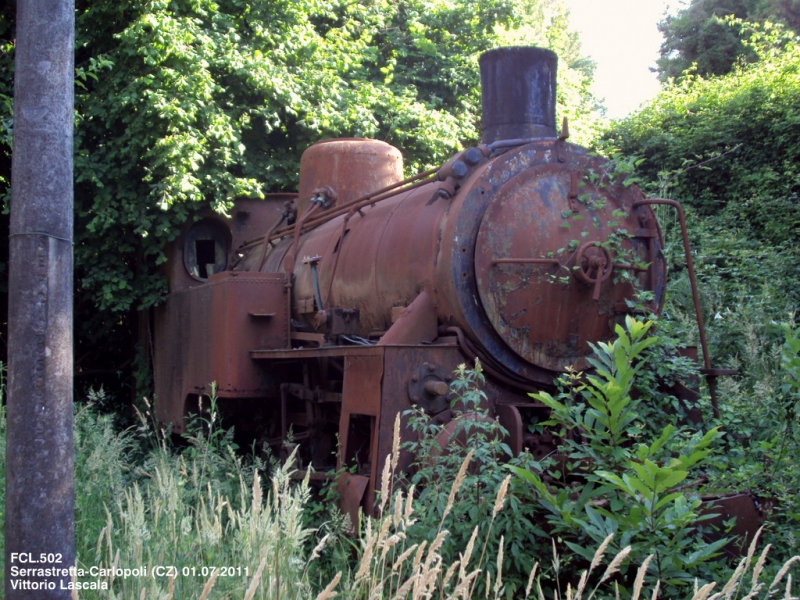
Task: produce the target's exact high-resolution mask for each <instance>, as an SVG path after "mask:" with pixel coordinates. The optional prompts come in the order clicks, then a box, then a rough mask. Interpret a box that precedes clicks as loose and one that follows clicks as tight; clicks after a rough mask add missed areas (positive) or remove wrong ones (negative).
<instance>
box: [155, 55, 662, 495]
mask: <svg viewBox="0 0 800 600" xmlns="http://www.w3.org/2000/svg"><path fill="white" fill-rule="evenodd" d="M480 67H481V78H482V86H483V88H482V95H483V125H482V127H483V130H482V143H481V144H480V145H478V146H477V147H473V148H468V149H466V150H464V151H462V152H459V153H458V154H456V155H455V156H453V157H452V158H451V159H450V160H449V161H448V162H447V163H446V164H444V165H443V166H442V167H441V168H439V169H438V170H434V171H430V172H427V173H423V174H421V175H419V176H417V177H414V178H411V179H403V176H402V156H401V154H400V152H399V151H398V150H397V149H395V148H394V147H392V146H390V145H389V144H386V143H384V142H380V141H375V140H363V139H335V140H327V141H322V142H319V143H317V144H315V145H313V146H311V147H310V148H308V149H307V150H306V152H305V153H304V154H303V157H302V160H301V171H300V185H299V193H298V194H296V195H290V194H276V195H271V196H270V197H268V198H267V199H266V200H265V201H261V200H249V199H248V200H242V201H239V202H237V203H236V205H235V206H234V208H233V210H232V213H231V218H229V219H228V218H224V217H222V216H219V215H216V214H213V213H207V214H206V215H205V216H204V217H203V218H201V219H200V220H197V221H195V222H194V223H191V224H189V225H188V226H187V227H186V228H185V230H184V231H183V233H182V235H181V236H180V237H179V238H178V239H177V240H176V241H175V243H174V244H173V245H172V246H171V247H170V248H169V249H168V262H167V270H168V278H169V285H170V293H169V296H168V298H167V301H166V303H165V304H164V305H163V306H161V307H159V309H158V311H157V313H156V322H155V385H156V407H157V415H158V417H159V419H160V420H161V421H162V422H165V423H171V424H172V426H173V430H174V431H176V432H181V431H183V430H184V429H185V418H186V415H187V414H188V412H190V411H191V410H192V409H193V408H196V407H197V397H198V396H207V395H209V394H210V382H216V394H217V396H218V398H219V402H220V408H221V410H222V411H224V412H225V414H226V415H228V418H229V419H231V422H233V423H234V424H235V425H236V428H237V429H238V430H239V431H242V432H245V431H250V432H251V434H253V435H257V436H260V437H261V439H264V440H266V441H267V443H269V444H270V445H271V446H273V447H274V448H276V449H278V448H280V447H281V446H282V445H283V444H284V443H285V442H286V440H287V436H288V437H291V442H292V443H293V444H299V446H300V449H299V455H300V462H301V467H303V468H308V467H313V471H314V472H315V477H324V475H323V474H322V473H324V471H325V470H326V469H329V468H331V467H333V466H336V463H337V462H338V465H339V466H341V465H348V466H352V467H353V468H352V469H350V471H351V474H349V475H346V476H345V478H346V482H345V483H346V485H347V486H349V488H348V489H349V491H348V493H347V498H346V499H345V502H346V503H347V502H349V503H350V506H349V509H353V508H354V507H355V506H357V505H358V504H361V505H362V506H364V507H365V508H366V509H368V510H369V509H370V508H371V503H372V500H373V498H374V492H375V491H376V485H379V482H378V479H379V477H380V469H381V467H382V465H383V462H384V458H385V456H386V455H387V454H388V453H389V452H390V450H391V444H392V430H393V424H394V421H395V417H396V415H398V414H402V413H403V412H404V411H407V410H408V409H409V408H411V407H414V406H417V407H420V408H422V409H424V410H425V411H426V412H427V413H428V414H429V415H430V416H431V418H434V419H436V420H437V421H438V422H440V423H443V424H444V423H447V422H448V420H450V419H451V414H450V410H449V402H448V396H449V394H450V386H449V383H450V380H451V377H452V373H453V371H454V369H455V368H456V367H457V366H458V365H459V364H460V363H463V362H465V360H466V359H474V358H479V359H480V361H481V363H482V365H483V367H484V372H485V374H486V377H487V384H486V386H487V387H486V388H485V391H486V392H487V395H488V398H489V403H490V406H489V410H490V413H491V414H492V415H493V416H496V418H498V419H499V420H500V422H501V423H502V424H503V425H504V427H505V428H506V429H507V430H508V432H509V440H508V441H509V443H510V446H511V448H512V449H513V450H514V451H515V452H521V451H523V449H524V448H528V449H530V450H531V451H532V452H534V454H538V455H541V454H544V453H547V452H550V451H552V450H553V447H552V441H551V440H549V439H546V436H537V435H534V434H533V433H530V431H529V429H528V427H527V425H528V424H529V423H531V422H535V421H536V420H537V419H539V418H541V417H542V416H544V415H546V413H547V410H546V408H545V407H543V406H541V405H538V404H537V403H536V402H534V401H532V399H531V398H530V397H529V396H528V395H527V393H528V392H529V391H532V390H541V389H546V388H547V387H548V386H551V385H552V382H553V379H554V378H555V377H557V376H558V374H559V373H561V372H563V371H564V370H565V369H566V368H567V367H568V366H572V367H574V368H576V369H583V368H584V367H585V366H586V358H587V356H588V355H589V353H590V352H591V349H590V347H589V344H588V343H587V342H598V341H603V340H608V339H609V338H610V337H612V335H613V328H614V325H615V324H617V323H619V322H621V321H622V320H623V319H624V317H625V315H626V314H629V313H630V311H631V308H630V306H631V303H630V302H628V301H629V300H632V299H633V297H634V293H635V290H637V289H638V290H647V291H649V292H650V298H651V299H650V306H649V308H650V309H651V310H652V311H654V312H658V311H659V309H660V307H661V304H662V301H663V297H664V288H665V278H666V265H665V260H664V257H663V255H662V246H663V239H662V236H661V232H660V229H659V226H658V223H657V221H656V218H655V216H654V213H653V211H652V209H651V206H650V205H649V201H647V200H646V199H645V197H644V195H643V194H642V192H641V191H640V190H639V189H637V188H636V187H635V186H632V185H631V186H625V185H623V184H621V183H619V182H618V181H614V180H612V179H611V178H608V177H605V176H604V173H605V172H606V170H607V168H608V166H607V163H606V162H605V161H604V160H602V159H601V158H598V157H595V156H592V155H590V153H589V152H588V151H587V150H586V149H585V148H582V147H579V146H577V145H573V144H570V143H568V142H567V140H566V138H567V131H566V123H565V124H564V126H563V127H562V130H561V131H560V132H559V131H557V129H556V123H555V74H556V56H555V54H553V53H552V52H550V51H549V50H543V49H538V48H505V49H499V50H494V51H491V52H488V53H486V54H484V55H483V56H482V57H481V60H480ZM337 443H338V444H339V448H340V450H339V452H338V454H336V448H337Z"/></svg>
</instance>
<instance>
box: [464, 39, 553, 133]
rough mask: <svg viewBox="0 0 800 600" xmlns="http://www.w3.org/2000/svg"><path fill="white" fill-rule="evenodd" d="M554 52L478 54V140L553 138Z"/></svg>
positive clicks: (513, 50) (508, 50)
mask: <svg viewBox="0 0 800 600" xmlns="http://www.w3.org/2000/svg"><path fill="white" fill-rule="evenodd" d="M557 62H558V58H557V57H556V54H555V52H553V51H551V50H545V49H544V48H533V47H524V48H498V49H497V50H490V51H489V52H486V53H484V54H483V55H481V58H480V65H481V96H482V101H483V135H482V139H481V141H482V142H483V143H484V144H491V143H492V142H495V141H497V140H507V139H517V138H534V137H556V63H557Z"/></svg>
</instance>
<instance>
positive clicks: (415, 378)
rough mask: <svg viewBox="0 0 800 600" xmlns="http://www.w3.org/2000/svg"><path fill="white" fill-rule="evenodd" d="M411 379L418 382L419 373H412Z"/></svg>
mask: <svg viewBox="0 0 800 600" xmlns="http://www.w3.org/2000/svg"><path fill="white" fill-rule="evenodd" d="M411 381H414V382H417V381H419V375H416V374H415V375H412V376H411Z"/></svg>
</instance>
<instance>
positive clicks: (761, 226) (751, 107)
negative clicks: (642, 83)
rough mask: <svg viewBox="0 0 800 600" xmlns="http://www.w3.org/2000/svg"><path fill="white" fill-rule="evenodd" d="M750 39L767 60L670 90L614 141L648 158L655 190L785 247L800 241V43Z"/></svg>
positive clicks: (759, 33)
mask: <svg viewBox="0 0 800 600" xmlns="http://www.w3.org/2000/svg"><path fill="white" fill-rule="evenodd" d="M751 39H752V40H753V45H751V48H752V50H753V52H755V53H756V54H757V55H758V57H759V61H758V62H756V63H753V64H749V65H745V66H741V67H737V68H736V69H735V70H734V71H733V72H732V73H730V74H729V75H726V76H724V77H712V78H707V79H705V78H702V77H699V76H691V77H687V78H685V79H684V80H683V81H681V82H680V83H673V84H671V85H668V86H667V87H666V88H665V89H664V90H663V91H662V93H661V94H660V95H659V96H658V97H657V98H656V99H654V100H653V101H652V102H651V103H650V104H649V105H648V106H646V107H645V108H644V109H642V110H641V111H640V112H639V113H637V114H635V115H633V116H632V117H630V118H628V119H626V120H625V121H622V122H619V123H618V124H616V126H615V128H614V130H613V131H612V132H611V133H609V134H607V136H606V139H607V141H609V142H610V143H611V145H613V146H615V147H617V148H619V149H621V150H622V151H623V153H625V154H629V155H638V156H640V157H642V158H644V161H643V162H642V163H641V166H640V173H641V174H642V175H643V177H644V179H646V180H648V181H650V182H651V190H652V191H653V192H655V193H669V194H670V195H672V196H673V197H675V198H677V199H680V200H681V201H682V202H684V203H686V204H687V205H689V206H690V207H692V208H694V209H695V210H696V211H697V212H698V213H699V214H701V215H706V216H716V217H720V219H719V220H718V223H719V222H722V221H724V222H725V223H726V224H727V225H728V226H729V227H730V228H732V229H734V230H736V231H738V232H739V233H740V234H741V236H742V237H743V238H746V239H747V240H750V241H751V242H752V243H756V244H757V243H767V244H769V245H771V246H775V247H782V246H787V245H789V244H791V243H793V242H794V240H796V239H797V236H798V234H799V233H800V203H798V193H800V171H798V166H797V165H798V164H800V163H798V160H799V159H800V109H799V108H798V105H797V101H796V99H797V97H798V93H800V45H798V43H797V42H796V41H794V40H792V39H787V36H785V35H783V34H782V33H781V31H780V30H776V29H756V30H755V31H754V32H753V35H752V38H751Z"/></svg>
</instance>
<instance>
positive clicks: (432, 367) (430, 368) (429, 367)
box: [428, 365, 436, 373]
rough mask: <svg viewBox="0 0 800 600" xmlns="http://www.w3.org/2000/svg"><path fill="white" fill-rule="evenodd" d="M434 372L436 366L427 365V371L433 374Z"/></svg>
mask: <svg viewBox="0 0 800 600" xmlns="http://www.w3.org/2000/svg"><path fill="white" fill-rule="evenodd" d="M435 370H436V366H435V365H428V371H430V372H431V373H433V372H434V371H435Z"/></svg>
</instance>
